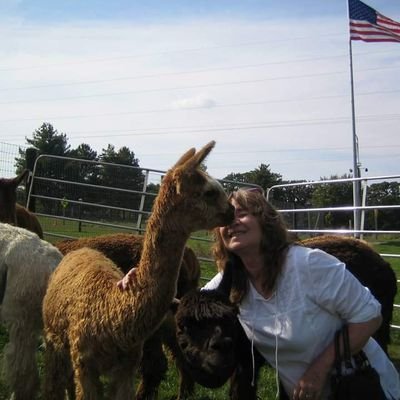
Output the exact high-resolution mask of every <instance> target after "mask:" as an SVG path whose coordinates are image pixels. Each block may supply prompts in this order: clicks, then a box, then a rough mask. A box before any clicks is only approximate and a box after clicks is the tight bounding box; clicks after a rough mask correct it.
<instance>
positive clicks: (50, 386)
mask: <svg viewBox="0 0 400 400" xmlns="http://www.w3.org/2000/svg"><path fill="white" fill-rule="evenodd" d="M68 379H69V380H70V381H72V380H73V379H72V374H71V365H70V362H69V358H68V353H67V352H66V351H56V350H55V349H54V346H53V344H52V343H49V342H47V343H46V350H45V353H44V381H43V400H64V399H65V390H66V388H67V386H68V382H67V381H68ZM69 400H74V397H71V396H69Z"/></svg>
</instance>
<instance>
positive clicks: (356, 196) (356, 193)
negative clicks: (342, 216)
mask: <svg viewBox="0 0 400 400" xmlns="http://www.w3.org/2000/svg"><path fill="white" fill-rule="evenodd" d="M349 55H350V86H351V119H352V134H353V178H359V177H360V163H359V153H358V138H357V133H356V117H355V106H354V79H353V51H352V46H351V39H350V37H349ZM360 192H361V191H360V181H359V180H357V181H353V206H354V207H360V205H361V199H360ZM353 215H354V229H355V230H358V229H360V210H359V209H355V210H354V212H353ZM354 236H356V237H358V236H359V233H355V234H354Z"/></svg>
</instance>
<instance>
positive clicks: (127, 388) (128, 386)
mask: <svg viewBox="0 0 400 400" xmlns="http://www.w3.org/2000/svg"><path fill="white" fill-rule="evenodd" d="M132 360H140V356H139V357H137V358H136V356H135V358H132V359H131V360H129V361H128V362H125V363H123V362H121V364H120V365H119V366H118V368H114V369H113V372H112V373H111V374H110V375H109V376H110V383H109V391H110V397H109V398H110V399H111V398H112V399H113V400H127V399H134V396H135V374H136V372H137V365H132Z"/></svg>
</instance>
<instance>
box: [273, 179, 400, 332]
mask: <svg viewBox="0 0 400 400" xmlns="http://www.w3.org/2000/svg"><path fill="white" fill-rule="evenodd" d="M399 178H400V175H387V176H375V177H362V178H348V179H335V180H324V181H313V182H301V183H292V184H283V185H274V186H271V187H270V188H268V190H267V193H266V197H267V200H268V201H270V202H271V203H272V204H273V203H274V200H273V194H274V191H276V190H278V189H290V188H296V187H300V186H318V185H327V184H329V185H337V184H342V183H349V184H353V183H354V182H360V183H361V188H362V196H361V197H362V205H361V206H359V207H354V206H346V207H343V206H338V207H323V208H310V207H304V208H298V207H292V208H285V209H282V208H281V209H279V208H278V211H279V212H280V213H282V214H283V215H284V216H285V217H286V221H287V222H289V224H291V228H290V231H291V232H294V233H296V234H302V235H304V234H305V235H315V234H317V235H319V234H326V233H331V234H340V235H352V236H357V237H360V238H364V236H368V235H369V236H374V237H375V238H377V237H378V236H380V235H400V231H399V230H390V231H389V230H379V229H377V224H376V225H375V229H364V228H365V216H366V213H367V212H375V211H377V210H400V199H398V204H394V205H379V204H368V205H367V204H366V199H367V190H368V183H369V182H382V181H388V180H397V179H399ZM349 211H350V212H352V213H353V215H354V213H356V212H359V213H360V217H361V218H360V219H359V220H360V226H359V228H358V229H357V227H356V228H354V222H353V227H352V228H351V225H352V221H354V220H355V219H356V218H354V219H353V220H350V223H349V228H342V229H329V228H326V227H324V228H318V227H317V226H318V225H319V223H320V221H322V220H323V218H322V217H321V215H324V214H326V213H328V212H347V213H348V212H349ZM299 215H303V216H304V215H306V218H303V220H302V221H303V222H302V223H303V226H302V227H299V226H298V225H297V224H298V222H299V219H298V218H290V217H291V216H292V217H294V216H299ZM313 215H314V218H312V216H313ZM304 220H305V221H306V226H304ZM311 221H314V227H312V224H311ZM300 224H301V221H300ZM381 256H382V257H385V258H400V254H390V253H381ZM397 282H400V280H399V279H397ZM394 307H395V308H400V304H394ZM391 327H392V328H394V329H400V326H399V325H391Z"/></svg>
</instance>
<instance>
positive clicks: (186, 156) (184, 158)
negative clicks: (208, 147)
mask: <svg viewBox="0 0 400 400" xmlns="http://www.w3.org/2000/svg"><path fill="white" fill-rule="evenodd" d="M195 153H196V149H195V148H194V147H193V148H191V149H189V150H188V151H187V152H186V153H185V154H183V156H181V158H180V159H179V160H178V161H177V162H176V163H175V165H174V166H173V167H172V169H175V168H176V167H179V166H180V165H183V164H184V163H185V162H186V161H188V160H190V159H191V158H192V157H193V156H194V155H195Z"/></svg>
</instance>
